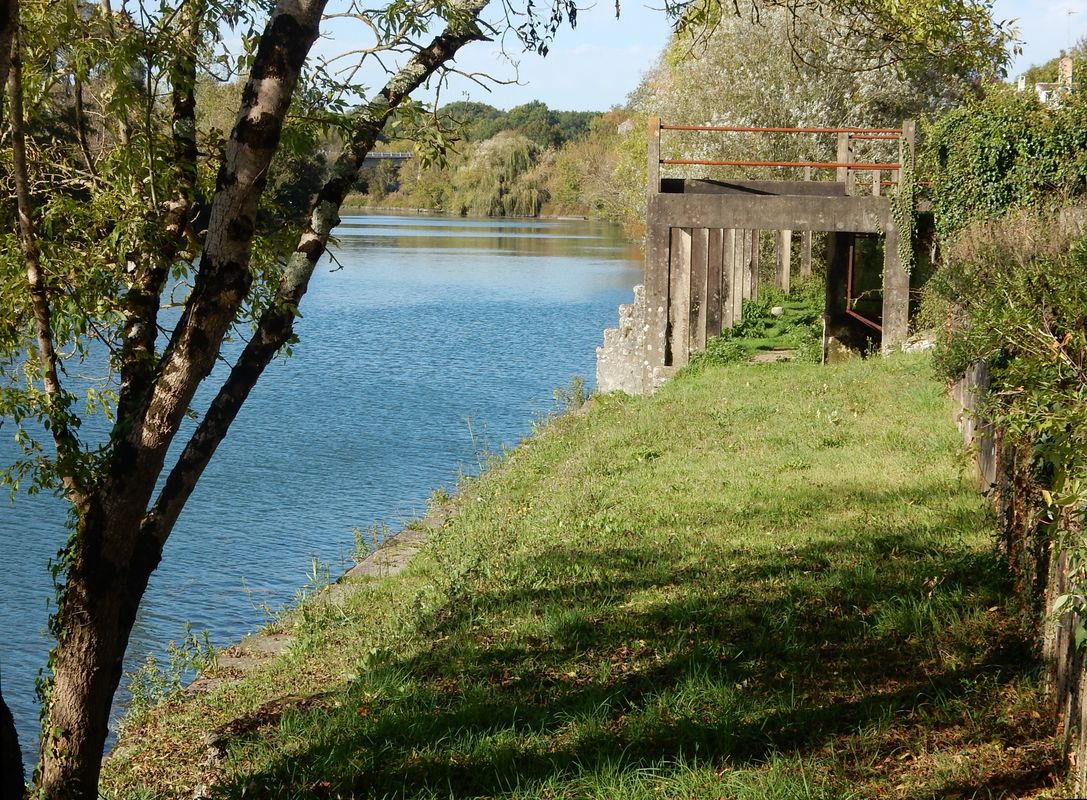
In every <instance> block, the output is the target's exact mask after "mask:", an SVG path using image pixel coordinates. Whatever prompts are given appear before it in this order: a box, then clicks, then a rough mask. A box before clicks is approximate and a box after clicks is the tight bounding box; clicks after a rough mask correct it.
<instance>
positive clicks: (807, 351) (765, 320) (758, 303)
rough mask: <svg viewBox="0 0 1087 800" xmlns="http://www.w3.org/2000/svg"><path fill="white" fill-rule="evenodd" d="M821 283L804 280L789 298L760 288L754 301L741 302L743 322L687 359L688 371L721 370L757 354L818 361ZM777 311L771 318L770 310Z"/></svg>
mask: <svg viewBox="0 0 1087 800" xmlns="http://www.w3.org/2000/svg"><path fill="white" fill-rule="evenodd" d="M825 291H826V289H825V283H824V282H823V280H822V279H821V278H819V277H813V278H807V279H805V280H803V281H802V282H801V283H799V284H798V285H797V286H795V287H793V290H792V292H791V293H789V294H785V293H784V292H781V291H779V290H778V289H775V288H774V287H773V286H766V287H764V288H763V289H762V290H761V291H760V293H759V296H758V297H757V298H754V299H752V300H745V301H744V303H743V318H742V319H741V320H740V322H739V323H738V324H736V325H734V326H733V327H732V328H729V329H726V330H724V331H723V332H722V333H721V335H720V336H715V337H713V338H711V339H710V340H709V341H708V342H706V347H705V349H704V350H701V351H699V352H697V353H693V354H692V355H691V363H690V366H689V367H688V368H687V369H688V370H689V371H696V372H697V371H698V370H701V369H703V368H705V367H707V366H710V365H714V366H721V365H724V364H732V363H736V362H738V361H746V360H749V359H750V358H751V357H752V356H754V355H755V354H757V353H761V352H767V351H770V350H792V351H794V355H793V359H794V360H795V361H801V362H805V363H818V362H819V361H821V360H822V350H823V346H822V337H823V330H822V315H823V307H824V304H825V297H824V294H825ZM775 306H778V307H780V308H781V311H782V313H781V314H780V315H779V316H774V314H772V313H771V309H772V308H774V307H775Z"/></svg>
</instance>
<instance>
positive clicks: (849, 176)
mask: <svg viewBox="0 0 1087 800" xmlns="http://www.w3.org/2000/svg"><path fill="white" fill-rule="evenodd" d="M915 129H916V123H914V122H913V121H906V122H904V123H903V124H902V127H901V128H851V127H840V128H824V127H808V128H773V127H754V126H745V125H676V124H664V123H662V122H661V121H660V119H659V118H658V117H653V118H651V119H650V123H649V190H650V192H659V191H660V177H661V169H660V168H661V166H686V165H691V166H710V167H769V168H802V169H804V170H805V176H804V180H810V179H811V171H812V170H813V169H833V170H837V175H836V180H837V181H839V182H843V183H845V184H846V194H847V195H852V194H853V193H854V190H855V188H856V186H857V182H856V180H855V177H856V173H858V172H870V173H872V177H871V180H870V182H865V183H866V185H868V186H870V187H871V192H872V194H874V195H878V194H880V192H881V190H882V188H883V187H886V186H894V185H895V184H897V183H898V181H899V179H900V177H901V170H902V163H903V160H904V159H903V148H909V150H910V152H911V154H912V152H913V148H914V139H915ZM662 131H698V132H716V133H758V134H831V135H835V136H837V137H838V153H837V160H835V161H770V160H763V159H696V158H661V157H660V154H661V132H662ZM880 141H887V142H897V143H898V149H899V160H898V161H895V162H891V161H858V160H856V159H855V158H854V152H855V148H854V142H880ZM883 172H890V173H891V178H892V180H890V181H885V180H883V175H882V173H883Z"/></svg>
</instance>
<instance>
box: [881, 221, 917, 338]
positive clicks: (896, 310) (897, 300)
mask: <svg viewBox="0 0 1087 800" xmlns="http://www.w3.org/2000/svg"><path fill="white" fill-rule="evenodd" d="M909 318H910V274H909V273H908V272H906V270H905V268H904V267H903V265H902V260H901V259H900V258H899V257H898V231H896V230H895V229H894V227H890V228H888V230H887V234H886V239H885V240H884V245H883V343H882V345H881V349H882V351H883V352H884V353H888V352H891V351H893V350H897V349H898V348H899V347H901V346H902V344H903V342H905V341H906V336H907V334H908V333H909V330H908V328H909Z"/></svg>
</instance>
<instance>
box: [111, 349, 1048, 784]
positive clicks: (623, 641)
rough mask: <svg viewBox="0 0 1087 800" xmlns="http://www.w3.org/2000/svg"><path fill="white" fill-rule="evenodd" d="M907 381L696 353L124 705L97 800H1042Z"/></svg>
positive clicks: (971, 545) (976, 514)
mask: <svg viewBox="0 0 1087 800" xmlns="http://www.w3.org/2000/svg"><path fill="white" fill-rule="evenodd" d="M930 371H931V367H930V366H929V365H928V363H927V361H925V360H924V359H920V358H915V357H901V358H896V359H892V360H888V361H883V360H871V361H867V362H859V361H858V362H853V363H848V364H844V365H840V366H836V367H828V368H820V367H818V366H807V365H786V364H780V365H779V364H769V365H733V366H728V367H708V368H706V369H705V370H703V371H701V372H699V373H697V374H688V375H685V376H682V377H680V378H678V379H677V380H675V381H673V382H672V383H670V384H669V385H667V386H665V387H664V389H662V390H661V391H660V392H659V393H658V394H657V395H656V396H655V397H653V398H649V399H631V398H622V397H604V398H598V399H596V400H594V401H593V402H592V403H591V406H590V408H589V409H588V411H587V413H584V414H578V415H572V416H567V417H564V418H561V419H559V420H557V421H556V422H554V423H553V424H552V425H550V426H549V427H548V428H547V430H546V431H545V432H543V433H542V434H540V435H538V436H536V437H534V438H533V439H532V440H530V441H529V442H527V443H526V444H525V445H523V446H522V447H520V448H518V449H517V450H516V451H515V452H513V453H512V454H511V455H510V456H509V457H508V458H506V459H505V460H504V461H503V462H502V463H501V464H500V465H498V466H496V467H495V468H494V469H492V470H491V471H489V472H488V473H487V474H486V475H484V476H483V477H482V478H480V479H479V480H478V481H475V482H474V483H472V484H471V485H468V486H466V487H465V488H464V490H463V492H462V493H461V495H460V498H459V511H458V513H457V515H456V516H455V518H454V520H453V521H452V522H451V523H450V524H449V525H448V526H447V527H446V528H444V529H443V530H442V531H440V532H439V533H437V534H436V535H435V536H434V538H433V539H432V541H431V543H430V544H429V545H428V546H427V547H426V548H425V549H424V550H423V551H422V553H420V555H419V556H417V557H416V559H415V560H414V561H413V562H412V564H411V565H410V566H409V568H408V569H407V570H406V571H405V572H403V573H401V574H400V575H399V576H397V577H395V578H391V579H388V580H386V581H382V582H377V583H374V584H373V585H372V586H371V587H370V588H368V589H367V590H365V591H362V592H360V593H358V594H356V595H354V596H353V597H352V598H351V599H350V600H349V601H348V602H347V603H346V605H344V606H342V607H341V606H337V605H334V604H331V603H322V602H316V603H311V604H310V605H309V606H307V607H306V608H305V609H303V610H302V611H300V612H299V613H298V614H297V615H296V619H295V623H294V624H295V629H294V634H295V639H294V645H293V646H292V648H291V649H290V650H289V651H288V653H287V654H286V655H285V656H282V657H280V658H278V659H276V660H275V661H274V662H272V663H271V664H270V665H269V666H267V667H264V668H261V669H259V670H258V671H257V672H256V673H254V674H253V675H250V676H247V677H246V678H245V679H243V680H241V681H239V682H234V683H227V684H225V685H224V686H223V687H221V688H220V689H218V690H216V691H215V692H212V693H210V694H208V695H206V696H201V697H199V698H191V699H189V700H188V701H186V702H172V703H170V704H167V705H166V706H165V707H163V708H161V709H158V710H156V711H153V712H151V713H149V714H147V715H145V717H144V718H143V719H142V720H140V721H139V722H138V724H137V725H136V726H135V727H134V728H133V729H132V730H131V731H130V732H129V734H128V736H127V737H126V738H125V740H124V745H123V747H122V749H121V752H120V753H119V754H118V755H117V756H116V757H115V758H113V759H112V760H111V762H110V764H109V765H108V769H107V776H108V782H109V785H110V786H111V787H112V789H111V791H114V792H116V793H118V794H120V795H122V796H123V795H125V794H132V791H131V790H133V789H134V788H135V787H137V786H143V787H145V788H143V789H141V790H140V791H139V792H138V793H137V794H136V795H135V796H141V797H157V796H160V795H163V796H171V797H172V796H177V797H191V796H192V792H193V786H194V785H196V784H198V783H202V784H204V785H206V786H207V787H209V792H210V794H211V796H215V797H219V796H222V797H241V796H245V797H284V798H287V797H290V798H296V797H359V798H362V797H365V798H382V797H403V798H444V797H508V798H583V797H596V798H650V797H652V798H660V797H668V798H719V797H741V798H746V797H750V798H764V797H781V798H786V797H789V798H792V797H813V798H815V797H826V798H840V797H902V798H907V797H909V798H915V797H916V798H920V797H973V796H980V797H989V796H993V797H996V796H1030V795H1033V794H1035V793H1036V792H1037V791H1038V790H1040V789H1042V788H1043V787H1046V786H1049V785H1050V784H1051V783H1052V782H1053V780H1054V778H1053V771H1054V770H1055V765H1056V763H1057V761H1058V758H1059V753H1058V745H1057V743H1056V741H1055V740H1054V739H1053V738H1052V737H1051V736H1050V733H1051V731H1050V727H1051V726H1050V724H1049V722H1048V719H1047V718H1046V716H1045V714H1044V707H1043V705H1042V700H1041V691H1040V689H1039V687H1038V684H1037V680H1036V672H1037V670H1036V666H1035V664H1034V662H1033V661H1032V659H1031V657H1030V649H1029V647H1028V645H1027V643H1026V642H1025V641H1024V640H1023V638H1022V636H1021V634H1020V633H1019V628H1018V626H1017V625H1016V624H1015V610H1014V609H1013V608H1010V607H1008V606H1007V605H1006V599H1005V598H1006V589H1007V587H1006V582H1005V581H1006V579H1005V575H1004V573H1003V571H1002V569H1001V568H1000V565H999V563H998V560H997V558H996V556H995V555H994V553H993V545H992V534H991V528H992V519H991V516H990V514H989V512H988V511H987V508H986V504H985V502H984V501H983V500H982V499H981V498H980V497H979V496H978V495H977V494H976V493H975V492H974V491H973V490H972V489H971V488H970V486H969V483H968V481H967V479H966V475H965V469H964V466H963V465H964V458H963V453H962V447H961V444H960V443H958V442H957V440H956V436H955V432H954V430H953V427H952V425H951V423H950V421H949V412H948V408H947V405H946V402H945V400H944V398H943V395H942V392H941V388H940V387H939V386H938V385H936V384H935V383H933V382H932V380H931V379H930V378H929V377H928V375H929V373H930ZM209 731H210V732H212V733H213V735H212V736H210V737H208V736H207V734H208V733H209ZM209 744H210V748H209ZM209 749H210V752H209ZM209 756H210V758H209Z"/></svg>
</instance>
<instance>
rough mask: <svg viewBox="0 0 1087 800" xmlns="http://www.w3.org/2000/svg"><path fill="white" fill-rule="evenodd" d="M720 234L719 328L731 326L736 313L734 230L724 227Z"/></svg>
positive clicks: (723, 328)
mask: <svg viewBox="0 0 1087 800" xmlns="http://www.w3.org/2000/svg"><path fill="white" fill-rule="evenodd" d="M723 231H724V232H723V234H722V236H721V329H722V330H725V329H726V328H731V327H732V325H733V323H734V321H735V319H736V315H735V314H734V313H733V308H732V304H733V298H734V297H736V231H735V230H734V229H732V228H724V229H723Z"/></svg>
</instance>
